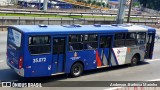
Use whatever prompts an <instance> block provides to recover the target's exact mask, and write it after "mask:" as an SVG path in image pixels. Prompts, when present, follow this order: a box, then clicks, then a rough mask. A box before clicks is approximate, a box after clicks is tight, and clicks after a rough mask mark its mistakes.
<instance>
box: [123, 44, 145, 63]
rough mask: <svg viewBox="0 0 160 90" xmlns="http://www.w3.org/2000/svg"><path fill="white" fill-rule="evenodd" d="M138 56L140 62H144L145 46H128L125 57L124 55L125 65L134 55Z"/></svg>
mask: <svg viewBox="0 0 160 90" xmlns="http://www.w3.org/2000/svg"><path fill="white" fill-rule="evenodd" d="M136 54H138V55H140V58H139V59H140V61H144V54H145V45H140V46H134V47H132V46H130V47H127V55H126V59H125V60H126V61H125V64H129V63H131V60H132V57H133V56H134V55H136Z"/></svg>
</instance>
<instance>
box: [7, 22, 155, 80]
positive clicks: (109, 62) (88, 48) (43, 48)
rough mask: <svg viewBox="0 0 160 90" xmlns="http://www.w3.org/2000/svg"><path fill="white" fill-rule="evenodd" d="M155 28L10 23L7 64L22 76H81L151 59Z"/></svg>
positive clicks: (121, 25)
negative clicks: (85, 73)
mask: <svg viewBox="0 0 160 90" xmlns="http://www.w3.org/2000/svg"><path fill="white" fill-rule="evenodd" d="M155 33H156V30H155V29H154V28H151V27H148V26H142V25H129V24H113V25H99V24H95V25H77V24H75V25H12V26H9V27H8V36H7V64H8V66H10V67H11V68H12V69H13V70H14V71H15V72H16V73H17V74H18V75H20V76H22V77H42V76H51V75H58V74H70V75H71V76H73V77H78V76H80V75H81V74H82V73H83V71H84V70H91V69H96V68H103V67H112V66H117V65H123V64H131V65H136V64H138V63H139V62H140V61H144V59H145V58H150V59H151V58H152V54H153V47H154V38H155Z"/></svg>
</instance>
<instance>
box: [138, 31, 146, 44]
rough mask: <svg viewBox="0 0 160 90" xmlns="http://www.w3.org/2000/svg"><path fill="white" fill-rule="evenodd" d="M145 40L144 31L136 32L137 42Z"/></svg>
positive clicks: (141, 42)
mask: <svg viewBox="0 0 160 90" xmlns="http://www.w3.org/2000/svg"><path fill="white" fill-rule="evenodd" d="M145 42H146V33H145V32H141V33H137V44H139V45H140V44H145Z"/></svg>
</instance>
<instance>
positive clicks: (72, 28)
mask: <svg viewBox="0 0 160 90" xmlns="http://www.w3.org/2000/svg"><path fill="white" fill-rule="evenodd" d="M9 27H14V28H16V29H18V30H19V31H21V32H24V33H54V34H80V33H81V34H83V33H114V32H135V31H138V32H153V31H155V29H154V28H151V27H148V26H143V25H127V24H121V25H120V24H119V25H117V24H114V25H63V26H61V25H12V26H9Z"/></svg>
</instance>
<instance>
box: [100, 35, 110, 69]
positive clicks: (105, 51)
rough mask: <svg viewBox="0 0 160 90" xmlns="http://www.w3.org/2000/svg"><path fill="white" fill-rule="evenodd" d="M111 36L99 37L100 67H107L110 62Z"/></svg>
mask: <svg viewBox="0 0 160 90" xmlns="http://www.w3.org/2000/svg"><path fill="white" fill-rule="evenodd" d="M111 48H112V36H100V49H99V53H100V57H101V60H102V66H109V65H110V63H111V61H110V58H111Z"/></svg>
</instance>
